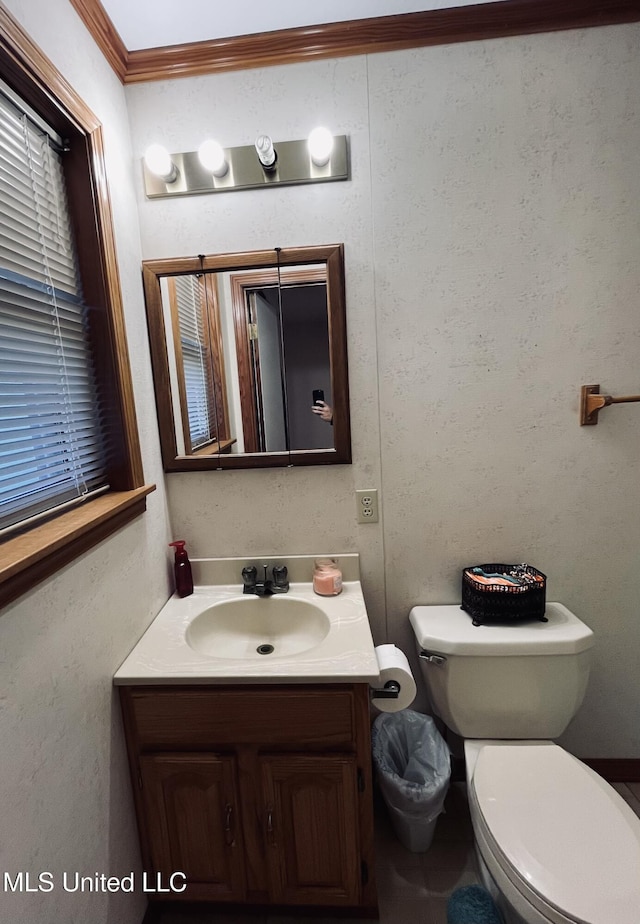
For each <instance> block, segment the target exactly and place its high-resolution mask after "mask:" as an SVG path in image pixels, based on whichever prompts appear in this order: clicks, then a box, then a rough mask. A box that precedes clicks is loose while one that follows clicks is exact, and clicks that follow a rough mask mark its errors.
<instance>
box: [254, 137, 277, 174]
mask: <svg viewBox="0 0 640 924" xmlns="http://www.w3.org/2000/svg"><path fill="white" fill-rule="evenodd" d="M256 154H257V155H258V160H259V161H260V163H261V164H262V166H263V167H264V169H265V170H275V168H276V160H277V159H278V155H277V154H276V149H275V148H274V146H273V141H272V140H271V138H270V137H269V135H258V137H257V138H256Z"/></svg>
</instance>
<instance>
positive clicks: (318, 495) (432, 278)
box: [127, 25, 640, 757]
mask: <svg viewBox="0 0 640 924" xmlns="http://www.w3.org/2000/svg"><path fill="white" fill-rule="evenodd" d="M639 46H640V29H639V28H638V27H637V26H627V25H624V26H615V27H607V28H603V29H592V30H585V31H571V32H563V33H557V34H550V35H539V36H534V37H526V38H512V39H507V40H500V41H491V42H482V43H472V44H463V45H454V46H448V47H440V48H426V49H419V50H414V51H410V52H394V53H390V54H383V55H374V56H371V57H368V58H350V59H345V60H341V61H325V62H315V63H309V64H303V65H292V66H289V67H281V68H270V69H268V70H256V71H243V72H239V73H235V74H228V75H220V76H215V77H213V76H212V77H202V78H194V79H187V80H177V81H173V82H171V81H168V82H163V83H157V84H156V83H153V84H147V85H134V86H130V87H128V88H127V99H128V105H129V112H130V118H131V124H132V133H133V147H134V155H135V156H136V157H140V156H141V154H142V152H143V150H144V148H145V146H146V145H147V144H148V143H150V142H151V141H153V140H158V139H161V140H163V141H164V143H166V144H167V145H168V147H169V148H170V149H173V150H195V149H196V147H197V145H198V144H199V143H200V141H201V140H202V139H203V138H204V137H205V136H207V135H210V134H212V135H215V136H217V137H218V138H219V139H220V140H221V141H222V142H223V143H224V144H227V145H235V144H247V143H250V142H251V141H252V140H253V138H254V136H255V135H256V134H257V133H258V132H259V131H264V130H267V131H269V132H270V133H271V134H272V135H273V137H274V138H276V139H278V138H282V139H287V138H297V137H303V136H304V135H305V134H306V132H307V131H308V130H309V129H310V128H311V127H312V126H313V125H314V124H317V123H325V124H327V125H329V126H331V127H332V128H333V129H334V131H336V132H337V133H346V134H348V135H349V136H350V142H351V152H352V176H353V179H352V180H351V182H349V183H336V184H332V185H329V186H322V187H317V188H313V187H311V188H309V187H297V188H292V189H283V190H277V191H276V190H270V191H268V192H265V191H258V192H246V193H233V194H229V195H228V196H222V195H219V196H208V197H206V196H205V197H198V198H193V199H182V200H176V201H173V202H167V201H160V202H159V201H156V202H148V201H146V200H145V199H144V196H143V194H142V190H141V184H139V185H138V203H139V209H140V216H141V228H142V241H143V251H144V255H145V257H148V258H151V257H161V256H167V255H174V254H175V255H181V254H187V253H201V252H205V253H206V252H216V251H230V250H238V249H247V248H253V247H256V248H258V247H268V246H274V245H280V246H287V245H288V244H313V243H328V242H333V241H344V243H345V253H346V274H347V304H348V328H349V362H350V380H351V409H352V419H353V430H354V464H353V466H351V467H350V468H348V467H344V468H342V467H337V468H326V469H320V468H318V469H305V470H303V471H287V470H285V471H277V470H276V471H262V472H242V473H237V472H224V473H214V472H212V473H203V474H199V475H172V476H169V478H168V490H169V497H170V504H171V511H172V517H173V523H174V528H175V529H176V530H177V532H180V533H181V534H184V535H185V537H186V538H188V539H189V540H190V541H191V544H192V546H193V548H194V551H195V552H196V553H197V554H200V555H203V554H213V555H225V554H229V555H232V554H244V553H248V554H259V553H266V552H277V551H279V550H282V551H286V552H314V551H317V550H319V549H332V550H335V551H341V550H344V551H348V550H357V551H360V553H361V555H362V559H363V571H364V587H365V593H366V594H367V599H368V601H369V603H370V606H371V610H372V616H373V618H372V623H373V628H374V634H375V635H376V639H377V640H378V641H381V640H383V639H384V638H385V637H388V639H389V640H391V641H394V642H397V643H398V644H401V645H402V646H403V647H404V648H405V650H407V651H409V652H410V651H411V647H412V640H411V637H410V633H409V631H408V623H407V614H408V611H409V609H410V607H411V605H412V604H414V603H418V602H420V603H429V602H434V603H435V602H453V601H456V600H458V599H459V586H458V582H459V570H460V569H461V567H462V566H463V565H465V564H468V563H471V562H477V561H479V560H483V559H487V560H490V559H504V560H515V561H519V560H523V559H528V560H530V561H531V562H532V563H533V564H535V565H536V566H538V567H539V568H541V569H542V570H544V571H546V572H548V574H549V577H550V581H549V592H550V598H551V599H559V600H561V601H563V602H564V603H566V604H567V605H568V606H570V607H572V608H574V609H575V611H576V612H577V613H578V614H579V615H581V616H582V617H584V619H585V620H586V621H587V622H588V623H589V624H590V625H591V626H592V627H593V629H594V630H595V632H596V634H597V643H598V646H597V651H596V657H595V666H594V671H593V678H592V683H591V687H590V691H589V694H588V699H587V701H586V704H585V706H584V708H583V710H582V712H581V714H580V716H579V718H578V719H577V720H576V721H575V723H574V725H573V727H572V729H571V730H570V733H569V734H568V735H567V738H566V741H567V743H568V744H569V746H571V747H572V749H573V750H574V751H576V752H577V753H580V754H583V755H590V756H608V755H610V756H636V757H640V731H639V729H640V721H639V719H640V715H639V713H640V707H639V706H638V703H639V702H640V680H639V679H638V674H637V671H636V669H635V666H634V665H635V664H637V661H638V656H639V654H640V651H639V649H640V634H639V633H638V632H637V630H636V623H637V613H638V605H637V595H636V594H635V591H634V586H635V572H636V571H637V564H638V549H639V548H640V541H639V540H640V535H639V532H640V525H639V523H640V519H639V518H638V516H637V510H638V502H639V500H640V496H639V495H640V487H639V486H640V479H639V478H638V465H639V461H638V460H639V459H640V451H639V450H640V444H639V436H638V434H639V433H640V429H639V426H638V423H639V419H638V414H639V413H640V411H639V410H638V408H637V407H633V406H626V407H620V408H614V409H610V410H608V411H606V412H605V413H604V414H603V415H602V416H601V422H600V424H599V425H598V427H597V428H580V427H579V426H578V422H577V411H578V394H579V389H580V385H582V384H583V383H591V382H600V383H601V384H602V386H603V389H604V390H607V391H609V390H610V391H612V392H614V393H616V392H617V393H625V392H627V393H628V392H637V391H638V386H639V381H638V353H639V349H640V322H639V320H638V317H639V314H638V298H637V292H638V284H639V283H640V271H639V268H638V261H637V252H638V243H639V240H640V229H639V220H638V208H637V201H638V198H639V196H638V193H639V192H640V189H639V186H640V160H639V157H640V155H639V152H640V125H639V118H638V117H639V113H638V108H637V106H638V103H637V86H638V80H639V78H640V47H639ZM371 486H376V487H379V488H380V489H381V493H382V503H381V509H382V514H383V518H382V522H381V524H380V525H379V526H365V527H359V526H358V525H357V524H356V522H355V512H354V503H353V497H352V494H353V490H354V489H355V488H356V487H371ZM383 602H384V606H383Z"/></svg>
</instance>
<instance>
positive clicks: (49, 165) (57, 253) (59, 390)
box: [0, 85, 108, 530]
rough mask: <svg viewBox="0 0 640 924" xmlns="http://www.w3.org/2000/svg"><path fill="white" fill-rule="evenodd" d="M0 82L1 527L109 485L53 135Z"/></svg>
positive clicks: (58, 151) (58, 143) (57, 145)
mask: <svg viewBox="0 0 640 924" xmlns="http://www.w3.org/2000/svg"><path fill="white" fill-rule="evenodd" d="M13 100H15V96H14V95H13V94H11V93H9V94H8V93H7V88H6V87H5V88H3V87H2V86H1V85H0V395H1V405H0V530H6V529H7V528H9V527H14V528H15V527H16V526H20V525H21V524H22V523H23V522H24V521H25V520H32V519H33V518H34V517H37V516H38V515H42V514H43V513H49V512H50V511H51V510H53V509H56V508H58V507H60V506H61V505H63V504H66V503H69V502H71V501H73V500H74V499H78V498H82V497H86V496H87V495H88V494H90V493H91V492H92V491H94V490H96V489H101V488H104V487H108V484H107V480H106V452H105V446H104V444H103V439H102V432H101V428H100V408H99V402H98V395H97V390H96V382H95V376H94V371H93V360H92V357H91V352H90V347H89V343H88V337H87V323H86V318H87V308H86V305H85V304H84V300H83V295H82V288H81V285H80V278H79V272H78V265H77V259H76V254H75V244H74V241H73V233H72V229H71V223H70V219H69V214H68V206H67V196H66V188H65V183H64V175H63V172H62V158H63V156H64V155H63V153H62V147H61V139H60V138H58V137H57V136H56V134H55V133H54V132H53V130H52V129H48V128H46V127H44V126H43V124H42V123H40V122H39V120H38V122H36V121H35V120H34V119H33V118H32V117H31V115H30V114H29V113H28V112H27V111H25V109H26V107H24V106H22V105H20V104H18V105H15V104H14V102H13Z"/></svg>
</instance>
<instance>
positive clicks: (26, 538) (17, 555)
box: [0, 484, 155, 606]
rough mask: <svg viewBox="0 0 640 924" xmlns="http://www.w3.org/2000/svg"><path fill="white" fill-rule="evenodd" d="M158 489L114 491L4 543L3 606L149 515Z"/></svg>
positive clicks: (0, 561) (0, 569)
mask: <svg viewBox="0 0 640 924" xmlns="http://www.w3.org/2000/svg"><path fill="white" fill-rule="evenodd" d="M152 491H155V485H153V484H151V485H143V486H142V487H140V488H134V489H133V490H132V491H112V492H110V493H109V494H104V495H103V496H102V497H98V498H96V499H95V500H92V501H87V503H86V504H81V505H80V506H79V507H76V508H75V509H73V510H70V511H68V512H67V513H63V514H61V515H60V516H58V517H56V518H55V519H53V520H49V521H48V522H46V523H43V524H42V525H41V526H36V527H35V528H34V529H31V530H29V532H26V533H23V534H22V535H19V536H15V537H12V538H10V539H7V540H5V542H3V543H2V544H1V545H0V550H1V551H0V606H5V605H6V604H7V603H9V602H11V601H12V600H15V599H16V597H19V596H20V595H21V594H23V593H25V592H26V591H27V590H31V588H32V587H33V586H34V585H35V584H37V583H38V582H39V581H42V580H44V579H45V578H47V577H50V575H52V574H54V573H55V572H56V571H58V570H59V569H60V568H62V567H63V566H64V565H67V564H69V562H71V561H73V559H74V558H77V557H78V556H79V555H81V554H82V553H83V552H86V551H87V549H90V548H91V547H92V546H94V545H97V544H98V542H101V541H102V540H103V539H106V538H107V536H110V535H111V534H112V533H114V532H115V531H116V530H118V529H120V528H121V527H122V526H125V525H126V524H127V523H130V522H131V520H133V519H134V518H135V517H137V516H139V515H140V514H141V513H144V511H145V510H146V507H147V501H146V498H147V494H150V493H151V492H152Z"/></svg>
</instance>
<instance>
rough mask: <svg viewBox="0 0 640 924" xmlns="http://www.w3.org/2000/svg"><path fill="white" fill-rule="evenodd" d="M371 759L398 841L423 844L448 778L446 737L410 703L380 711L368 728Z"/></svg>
mask: <svg viewBox="0 0 640 924" xmlns="http://www.w3.org/2000/svg"><path fill="white" fill-rule="evenodd" d="M371 740H372V753H373V763H374V766H375V768H376V771H377V778H378V783H379V784H380V789H381V791H382V795H383V797H384V801H385V803H386V805H387V808H388V809H389V816H390V818H391V823H392V824H393V828H394V831H395V832H396V834H397V836H398V838H399V840H400V841H401V843H402V844H404V846H405V847H406V848H407V849H408V850H411V851H413V852H414V853H422V852H423V851H425V850H428V849H429V847H430V846H431V841H432V840H433V835H434V832H435V827H436V821H437V820H438V815H439V814H440V813H441V812H442V807H443V805H444V800H445V797H446V795H447V790H448V788H449V780H450V778H451V756H450V751H449V747H448V745H447V743H446V742H445V740H444V738H443V737H442V735H441V734H440V732H439V731H438V729H437V728H436V724H435V722H434V720H433V718H432V717H431V716H430V715H423V714H422V713H420V712H414V711H413V710H411V709H404V710H403V711H402V712H387V713H383V714H381V715H379V716H378V717H377V718H376V720H375V722H374V723H373V729H372V738H371Z"/></svg>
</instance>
